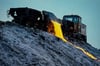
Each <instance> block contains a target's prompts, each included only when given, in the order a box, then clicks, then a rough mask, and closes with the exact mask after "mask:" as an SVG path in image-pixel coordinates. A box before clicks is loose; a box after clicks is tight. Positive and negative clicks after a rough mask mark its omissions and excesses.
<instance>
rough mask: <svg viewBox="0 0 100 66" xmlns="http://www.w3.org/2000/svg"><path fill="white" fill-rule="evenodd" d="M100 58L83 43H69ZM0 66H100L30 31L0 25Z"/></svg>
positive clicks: (47, 36) (41, 33) (66, 45)
mask: <svg viewBox="0 0 100 66" xmlns="http://www.w3.org/2000/svg"><path fill="white" fill-rule="evenodd" d="M80 43H81V45H82V47H83V48H84V49H86V50H87V51H89V52H91V53H93V55H95V56H96V57H98V58H99V57H100V51H99V50H97V49H96V48H94V47H92V46H91V45H89V44H87V45H86V43H84V42H73V44H76V45H78V46H81V45H80ZM0 66H100V62H97V61H95V60H93V59H91V58H89V57H88V56H87V55H85V54H84V53H83V52H82V51H80V50H79V49H76V48H75V47H73V46H72V45H70V44H69V43H68V42H67V43H65V42H63V41H62V40H60V39H59V38H57V37H55V36H53V35H51V34H49V33H47V32H44V31H41V30H38V29H33V28H28V27H24V26H21V25H18V24H15V23H5V24H3V25H2V24H1V23H0Z"/></svg>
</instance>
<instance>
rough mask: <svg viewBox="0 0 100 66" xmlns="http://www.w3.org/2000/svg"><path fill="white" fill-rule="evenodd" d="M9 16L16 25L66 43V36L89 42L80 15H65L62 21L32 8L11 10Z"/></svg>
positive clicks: (46, 12) (49, 13)
mask: <svg viewBox="0 0 100 66" xmlns="http://www.w3.org/2000/svg"><path fill="white" fill-rule="evenodd" d="M8 15H11V16H12V17H13V18H14V19H13V22H15V23H18V24H21V25H24V26H28V27H34V28H38V29H41V30H44V31H46V32H49V33H51V34H54V35H55V36H57V37H58V38H61V39H62V40H64V41H67V40H66V39H65V37H64V36H68V37H69V38H70V37H73V38H77V39H78V40H82V41H85V42H86V41H87V39H86V25H85V24H83V23H82V22H81V17H80V16H78V15H65V16H64V17H63V19H62V20H61V19H58V18H57V17H56V16H55V15H54V14H53V13H51V12H48V11H38V10H36V9H31V8H10V10H9V12H8ZM63 34H64V35H63Z"/></svg>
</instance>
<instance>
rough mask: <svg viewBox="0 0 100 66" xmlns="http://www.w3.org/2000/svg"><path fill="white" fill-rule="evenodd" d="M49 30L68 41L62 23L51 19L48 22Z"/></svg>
mask: <svg viewBox="0 0 100 66" xmlns="http://www.w3.org/2000/svg"><path fill="white" fill-rule="evenodd" d="M48 32H49V33H51V34H53V35H55V36H56V37H58V38H60V39H62V40H63V41H65V42H67V40H66V39H65V38H64V36H63V33H62V29H61V24H60V23H58V22H56V21H53V20H52V21H51V22H50V23H49V24H48Z"/></svg>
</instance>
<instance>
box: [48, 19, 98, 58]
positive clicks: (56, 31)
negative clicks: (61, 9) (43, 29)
mask: <svg viewBox="0 0 100 66" xmlns="http://www.w3.org/2000/svg"><path fill="white" fill-rule="evenodd" d="M47 27H48V32H49V33H51V34H53V35H55V36H56V37H58V38H60V39H62V40H63V41H65V42H67V40H66V39H65V38H64V36H63V33H62V29H61V24H60V23H58V22H56V21H53V20H52V21H51V22H49V24H48V26H47ZM69 44H70V45H72V46H74V47H75V48H77V49H79V50H81V51H82V52H83V53H84V54H85V55H87V56H88V57H89V58H91V59H93V60H97V58H96V57H95V56H93V55H92V54H91V53H89V52H87V51H85V50H84V49H83V48H81V47H79V46H76V45H73V44H72V43H70V42H69Z"/></svg>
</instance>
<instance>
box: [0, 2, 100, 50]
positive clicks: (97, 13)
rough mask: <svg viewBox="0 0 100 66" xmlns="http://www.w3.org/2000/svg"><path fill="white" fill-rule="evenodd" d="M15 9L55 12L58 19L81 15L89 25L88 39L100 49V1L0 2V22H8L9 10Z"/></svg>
mask: <svg viewBox="0 0 100 66" xmlns="http://www.w3.org/2000/svg"><path fill="white" fill-rule="evenodd" d="M15 7H29V8H33V9H37V10H41V11H42V10H47V11H50V12H53V13H54V14H55V15H56V16H57V17H58V18H61V19H62V17H63V15H72V14H73V15H80V16H81V17H82V22H83V23H84V24H86V25H87V39H88V43H90V44H91V45H92V46H94V47H95V48H98V49H100V20H99V19H100V0H0V20H1V21H7V20H10V21H11V18H8V17H7V10H9V9H10V8H15Z"/></svg>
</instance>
